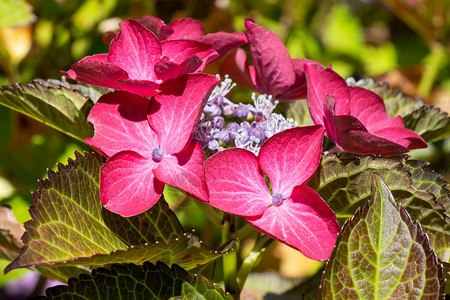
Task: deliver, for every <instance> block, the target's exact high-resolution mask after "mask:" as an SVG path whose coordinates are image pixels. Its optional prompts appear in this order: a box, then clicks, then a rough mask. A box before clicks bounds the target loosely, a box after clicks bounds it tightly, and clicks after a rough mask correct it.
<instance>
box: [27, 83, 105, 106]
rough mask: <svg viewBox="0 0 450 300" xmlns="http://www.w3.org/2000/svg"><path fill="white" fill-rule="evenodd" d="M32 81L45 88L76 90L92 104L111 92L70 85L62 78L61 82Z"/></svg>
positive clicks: (84, 85)
mask: <svg viewBox="0 0 450 300" xmlns="http://www.w3.org/2000/svg"><path fill="white" fill-rule="evenodd" d="M34 81H35V82H38V83H40V84H42V85H43V86H45V87H52V88H60V87H61V86H64V87H66V88H68V89H71V90H77V91H79V92H80V93H81V94H83V96H85V97H87V98H89V99H91V100H92V102H94V103H96V102H97V100H98V99H99V98H100V97H101V96H103V95H104V94H107V93H109V92H112V91H113V89H108V88H105V87H101V86H94V85H90V84H85V83H82V82H78V83H75V84H70V83H68V82H67V80H66V79H65V77H64V76H63V77H62V80H57V79H48V80H44V79H40V78H37V79H35V80H34Z"/></svg>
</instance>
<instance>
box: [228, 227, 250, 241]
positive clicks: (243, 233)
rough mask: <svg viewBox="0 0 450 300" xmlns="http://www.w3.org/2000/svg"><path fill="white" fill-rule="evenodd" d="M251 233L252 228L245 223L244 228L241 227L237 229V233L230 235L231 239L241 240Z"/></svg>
mask: <svg viewBox="0 0 450 300" xmlns="http://www.w3.org/2000/svg"><path fill="white" fill-rule="evenodd" d="M252 232H253V227H252V226H251V225H250V224H248V223H247V224H245V225H244V226H242V227H241V228H239V229H238V231H236V232H234V233H232V234H231V238H232V239H238V240H242V239H244V238H245V237H246V236H248V235H249V234H250V233H252Z"/></svg>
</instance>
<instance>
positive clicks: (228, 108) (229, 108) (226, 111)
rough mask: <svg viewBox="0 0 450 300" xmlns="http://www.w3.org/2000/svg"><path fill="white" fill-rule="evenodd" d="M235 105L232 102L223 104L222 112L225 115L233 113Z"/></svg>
mask: <svg viewBox="0 0 450 300" xmlns="http://www.w3.org/2000/svg"><path fill="white" fill-rule="evenodd" d="M235 107H236V106H235V105H234V104H228V105H225V106H224V107H223V113H224V114H225V116H232V115H234V109H235Z"/></svg>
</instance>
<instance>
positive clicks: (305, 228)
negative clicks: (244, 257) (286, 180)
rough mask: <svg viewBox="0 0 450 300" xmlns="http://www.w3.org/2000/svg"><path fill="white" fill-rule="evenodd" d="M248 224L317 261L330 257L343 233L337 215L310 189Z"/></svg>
mask: <svg viewBox="0 0 450 300" xmlns="http://www.w3.org/2000/svg"><path fill="white" fill-rule="evenodd" d="M247 221H248V222H249V223H250V224H251V225H252V226H253V227H255V228H256V229H257V230H258V231H261V232H263V233H265V234H267V235H269V236H271V237H273V238H275V239H277V240H279V241H281V242H283V243H285V244H287V245H289V246H291V247H293V248H295V249H297V250H299V251H300V252H301V253H303V254H304V255H305V256H307V257H309V258H312V259H315V260H326V259H328V258H329V257H330V255H331V252H332V250H333V247H334V244H335V242H336V237H337V234H338V233H339V232H340V228H339V224H338V223H337V222H336V215H335V213H334V212H333V211H332V210H331V208H330V207H329V206H328V205H327V204H326V203H325V201H324V200H323V199H322V198H321V197H320V196H319V195H318V194H317V193H316V192H315V191H314V190H312V189H311V188H309V187H307V186H298V187H296V188H295V189H294V191H293V193H292V196H291V197H290V198H288V199H286V200H284V201H283V203H282V204H281V205H280V206H275V205H272V206H270V207H269V208H267V209H266V210H265V211H264V214H263V215H262V216H257V217H253V218H247Z"/></svg>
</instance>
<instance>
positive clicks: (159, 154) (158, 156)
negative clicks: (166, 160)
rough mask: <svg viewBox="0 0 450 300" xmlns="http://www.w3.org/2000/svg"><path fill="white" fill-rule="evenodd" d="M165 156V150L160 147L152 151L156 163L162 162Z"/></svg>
mask: <svg viewBox="0 0 450 300" xmlns="http://www.w3.org/2000/svg"><path fill="white" fill-rule="evenodd" d="M163 155H164V150H163V149H161V148H159V147H156V148H154V149H153V151H152V157H153V159H154V160H156V161H161V159H162V157H163Z"/></svg>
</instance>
